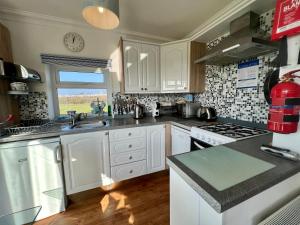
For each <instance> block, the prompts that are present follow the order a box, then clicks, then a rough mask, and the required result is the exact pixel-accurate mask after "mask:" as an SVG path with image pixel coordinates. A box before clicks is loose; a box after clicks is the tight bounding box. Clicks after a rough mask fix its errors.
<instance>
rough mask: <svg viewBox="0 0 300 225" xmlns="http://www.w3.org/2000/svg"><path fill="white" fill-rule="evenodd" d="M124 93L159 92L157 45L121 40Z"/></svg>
mask: <svg viewBox="0 0 300 225" xmlns="http://www.w3.org/2000/svg"><path fill="white" fill-rule="evenodd" d="M123 60H124V62H123V66H124V78H125V79H124V80H125V93H155V92H160V80H161V79H160V68H159V46H156V45H150V44H143V43H137V42H131V41H123Z"/></svg>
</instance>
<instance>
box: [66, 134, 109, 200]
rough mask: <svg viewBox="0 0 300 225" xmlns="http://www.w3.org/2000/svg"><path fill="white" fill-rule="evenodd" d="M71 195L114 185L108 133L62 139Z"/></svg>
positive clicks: (68, 136) (67, 187)
mask: <svg viewBox="0 0 300 225" xmlns="http://www.w3.org/2000/svg"><path fill="white" fill-rule="evenodd" d="M61 142H62V148H63V157H64V171H65V179H66V189H67V194H73V193H77V192H80V191H85V190H88V189H92V188H96V187H99V186H101V185H106V184H109V183H110V161H109V144H108V143H109V139H108V132H102V131H101V132H91V133H82V134H74V135H65V136H61Z"/></svg>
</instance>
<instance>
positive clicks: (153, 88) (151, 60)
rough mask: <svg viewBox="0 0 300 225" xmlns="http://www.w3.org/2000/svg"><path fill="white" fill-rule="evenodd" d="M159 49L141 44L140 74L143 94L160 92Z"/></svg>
mask: <svg viewBox="0 0 300 225" xmlns="http://www.w3.org/2000/svg"><path fill="white" fill-rule="evenodd" d="M159 64H160V61H159V47H158V46H155V45H148V44H141V51H140V72H141V76H142V79H143V88H144V90H143V91H144V92H150V93H153V92H160V81H161V79H160V66H159Z"/></svg>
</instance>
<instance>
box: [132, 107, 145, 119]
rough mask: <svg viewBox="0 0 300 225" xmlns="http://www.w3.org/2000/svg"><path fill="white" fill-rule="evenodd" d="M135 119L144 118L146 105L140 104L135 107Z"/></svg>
mask: <svg viewBox="0 0 300 225" xmlns="http://www.w3.org/2000/svg"><path fill="white" fill-rule="evenodd" d="M133 118H134V119H142V118H144V105H142V104H138V103H137V104H135V105H134V110H133Z"/></svg>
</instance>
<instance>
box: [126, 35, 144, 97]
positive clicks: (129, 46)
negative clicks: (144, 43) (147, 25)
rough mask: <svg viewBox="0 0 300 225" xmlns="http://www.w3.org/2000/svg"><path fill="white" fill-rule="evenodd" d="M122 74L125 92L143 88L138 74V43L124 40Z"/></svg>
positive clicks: (139, 90)
mask: <svg viewBox="0 0 300 225" xmlns="http://www.w3.org/2000/svg"><path fill="white" fill-rule="evenodd" d="M123 52H124V76H125V92H127V93H136V92H141V91H142V88H143V79H142V76H141V75H140V69H139V62H140V44H138V43H134V42H128V41H124V45H123Z"/></svg>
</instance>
